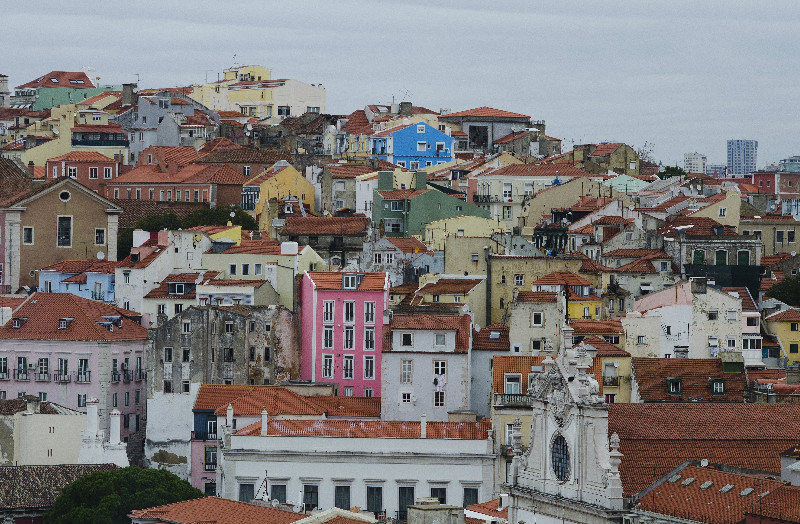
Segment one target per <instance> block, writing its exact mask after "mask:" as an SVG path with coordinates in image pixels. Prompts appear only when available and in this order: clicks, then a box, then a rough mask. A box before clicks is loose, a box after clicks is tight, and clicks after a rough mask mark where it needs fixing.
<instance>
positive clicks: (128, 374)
mask: <svg viewBox="0 0 800 524" xmlns="http://www.w3.org/2000/svg"><path fill="white" fill-rule="evenodd" d="M131 380H133V371H131V370H129V369H126V370H124V371H123V372H122V381H123V382H125V383H126V384H127V383H128V382H130V381H131Z"/></svg>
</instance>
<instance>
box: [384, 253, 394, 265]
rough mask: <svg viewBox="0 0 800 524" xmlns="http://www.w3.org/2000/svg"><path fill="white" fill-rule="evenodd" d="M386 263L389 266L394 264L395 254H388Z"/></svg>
mask: <svg viewBox="0 0 800 524" xmlns="http://www.w3.org/2000/svg"><path fill="white" fill-rule="evenodd" d="M386 263H387V264H392V263H394V253H386Z"/></svg>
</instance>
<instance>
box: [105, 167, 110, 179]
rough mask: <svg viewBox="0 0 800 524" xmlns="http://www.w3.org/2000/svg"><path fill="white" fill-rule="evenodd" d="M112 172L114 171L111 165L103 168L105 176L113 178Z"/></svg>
mask: <svg viewBox="0 0 800 524" xmlns="http://www.w3.org/2000/svg"><path fill="white" fill-rule="evenodd" d="M111 173H112V171H111V168H110V167H104V168H103V178H111Z"/></svg>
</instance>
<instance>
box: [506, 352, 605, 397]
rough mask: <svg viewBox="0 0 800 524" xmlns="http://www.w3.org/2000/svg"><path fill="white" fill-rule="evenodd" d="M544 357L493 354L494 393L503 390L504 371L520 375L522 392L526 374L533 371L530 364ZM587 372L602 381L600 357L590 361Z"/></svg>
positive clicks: (526, 385)
mask: <svg viewBox="0 0 800 524" xmlns="http://www.w3.org/2000/svg"><path fill="white" fill-rule="evenodd" d="M545 358H546V357H545V356H544V355H495V356H494V357H492V388H493V391H494V392H495V393H503V392H504V391H505V375H506V373H515V374H516V373H519V374H520V375H521V379H522V380H521V382H520V384H521V385H522V393H523V394H524V393H525V392H527V389H528V375H529V374H531V373H535V372H532V371H531V366H534V365H540V364H541V363H542V361H543V360H544V359H545ZM586 373H587V374H589V375H594V378H595V380H597V382H598V383H599V384H602V383H603V370H602V365H601V363H600V359H599V358H596V359H594V360H593V362H592V367H590V368H589V369H588V370H587V371H586Z"/></svg>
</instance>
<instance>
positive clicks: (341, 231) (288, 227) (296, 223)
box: [281, 215, 370, 236]
mask: <svg viewBox="0 0 800 524" xmlns="http://www.w3.org/2000/svg"><path fill="white" fill-rule="evenodd" d="M369 222H370V220H369V218H368V217H366V216H363V215H356V216H351V217H309V216H306V217H288V218H287V219H286V223H285V225H284V226H283V229H281V235H358V236H361V235H366V233H367V230H368V229H369Z"/></svg>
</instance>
